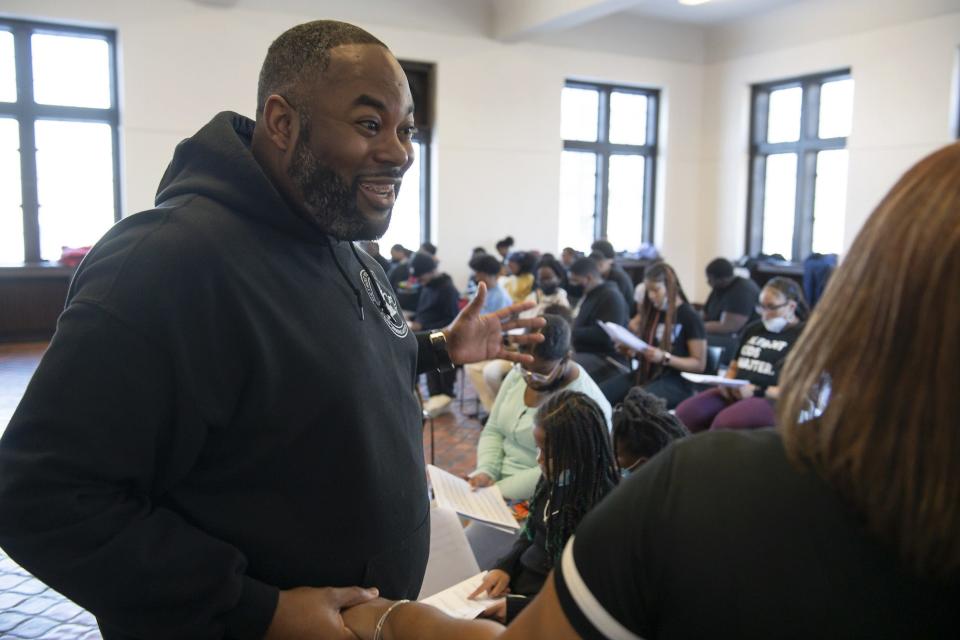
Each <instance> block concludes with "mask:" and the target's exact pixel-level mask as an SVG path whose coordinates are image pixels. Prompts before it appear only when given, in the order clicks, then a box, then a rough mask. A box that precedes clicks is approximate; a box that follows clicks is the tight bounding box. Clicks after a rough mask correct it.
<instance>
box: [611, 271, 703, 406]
mask: <svg viewBox="0 0 960 640" xmlns="http://www.w3.org/2000/svg"><path fill="white" fill-rule="evenodd" d="M643 285H644V288H645V289H646V294H645V295H644V298H643V303H642V304H640V306H639V308H638V309H637V315H635V316H634V317H633V318H632V319H631V320H630V322H629V324H628V325H627V328H629V329H630V330H631V331H632V332H633V333H635V334H636V335H637V336H639V337H640V339H641V340H643V341H644V342H646V343H647V344H648V345H650V346H649V347H648V348H646V349H644V350H643V351H641V352H635V351H632V350H630V349H628V348H626V347H619V350H620V351H621V352H622V353H625V354H627V355H629V356H631V357H637V358H638V359H639V360H640V368H639V370H638V371H637V372H636V379H635V382H636V384H639V385H641V386H642V387H643V388H644V390H646V391H647V392H649V393H652V394H653V395H655V396H658V397H660V398H663V399H664V400H666V402H667V408H668V409H673V408H674V407H676V406H677V405H678V404H679V403H680V402H682V401H683V400H685V399H687V398H689V397H690V396H692V395H693V391H694V389H693V386H692V385H691V384H690V383H689V382H687V381H686V380H685V379H684V378H682V377H681V376H680V373H681V372H683V371H688V372H691V373H700V372H702V371H703V370H704V369H705V368H706V366H707V339H706V338H707V335H706V331H705V330H704V328H703V320H702V319H701V318H700V315H699V314H698V313H697V312H696V311H694V309H693V307H692V306H691V305H690V304H689V302H688V300H687V294H686V293H684V291H683V286H682V285H681V284H680V279H679V278H678V277H677V274H676V272H675V271H674V270H673V267H671V266H670V265H668V264H666V263H664V262H658V263H656V264H654V265H651V266H650V267H648V268H647V270H646V272H645V273H644V274H643ZM625 393H626V389H624V390H623V393H622V394H621V397H622V395H624V394H625ZM619 399H620V398H615V400H619Z"/></svg>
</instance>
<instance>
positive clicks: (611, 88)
mask: <svg viewBox="0 0 960 640" xmlns="http://www.w3.org/2000/svg"><path fill="white" fill-rule="evenodd" d="M565 86H566V87H568V88H571V89H589V90H592V91H596V92H597V93H598V94H599V98H600V99H599V105H598V108H597V140H596V142H584V141H582V140H564V141H563V150H564V151H586V152H590V153H593V154H595V155H596V159H597V170H596V188H595V196H594V208H593V237H594V240H597V239H600V238H606V237H607V214H608V211H607V208H608V205H609V201H610V190H609V183H608V178H609V174H610V156H612V155H640V156H644V158H645V161H644V176H643V211H642V214H641V215H642V216H643V220H642V225H643V229H642V232H641V239H642V241H643V242H646V243H652V242H653V217H654V205H655V202H656V197H655V196H656V193H655V190H656V181H657V153H658V143H659V139H658V135H657V134H658V131H657V126H658V122H659V113H660V91H659V89H644V88H639V87H626V86H620V85H611V84H598V83H595V82H582V81H579V80H568V81H567V82H566V84H565ZM612 93H632V94H637V95H643V96H646V97H647V122H646V130H647V136H646V144H643V145H633V144H614V143H612V142H610V140H609V138H610V94H612Z"/></svg>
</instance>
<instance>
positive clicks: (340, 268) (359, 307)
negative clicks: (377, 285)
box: [326, 238, 363, 322]
mask: <svg viewBox="0 0 960 640" xmlns="http://www.w3.org/2000/svg"><path fill="white" fill-rule="evenodd" d="M326 241H327V249H329V250H330V256H331V257H332V258H333V262H334V264H336V265H337V271H339V272H340V275H341V276H342V277H343V280H344V282H346V283H347V286H348V287H350V289H351V290H352V291H353V295H354V296H355V297H356V298H357V310H358V311H359V312H360V321H361V322H363V300H362V299H361V298H360V289H357V288H356V287H355V286H353V283H352V282H350V276H348V275H347V272H346V271H344V269H343V265H341V264H340V260H338V259H337V252H336V251H334V250H333V243H332V242H330V238H326ZM350 246H351V247H352V246H353V243H350ZM354 254H356V249H354ZM360 264H361V265H363V263H362V262H361V263H360Z"/></svg>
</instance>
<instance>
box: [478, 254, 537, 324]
mask: <svg viewBox="0 0 960 640" xmlns="http://www.w3.org/2000/svg"><path fill="white" fill-rule="evenodd" d="M470 269H471V270H472V271H473V279H474V281H476V282H477V283H480V282H483V283H484V284H486V285H487V299H486V301H485V302H484V303H483V310H482V313H493V312H495V311H499V310H500V309H503V308H504V307H509V306H510V305H511V304H513V301H512V300H511V299H510V295H509V294H508V293H507V292H506V290H505V289H504V288H503V287H501V286H500V285H499V284H498V282H497V278H498V277H499V275H500V261H499V260H497V259H496V258H494V257H493V256H491V255H489V254H487V253H483V254H480V255H475V256H474V257H473V258H471V259H470ZM474 295H475V294H474ZM538 315H539V314H538ZM534 317H536V316H534Z"/></svg>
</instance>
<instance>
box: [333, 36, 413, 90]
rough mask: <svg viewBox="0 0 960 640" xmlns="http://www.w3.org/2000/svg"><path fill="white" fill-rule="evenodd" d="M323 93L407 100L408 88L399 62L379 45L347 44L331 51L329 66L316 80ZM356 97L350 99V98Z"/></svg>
mask: <svg viewBox="0 0 960 640" xmlns="http://www.w3.org/2000/svg"><path fill="white" fill-rule="evenodd" d="M318 84H319V85H320V86H321V87H323V88H324V89H326V90H330V89H333V90H336V89H338V88H339V89H342V90H343V91H345V92H348V93H351V92H353V93H356V94H357V95H358V96H359V95H360V94H363V93H365V94H370V93H371V92H376V93H377V94H380V95H377V96H376V97H378V98H381V99H384V98H400V99H401V100H410V86H409V85H408V83H407V76H406V74H405V73H404V72H403V69H402V68H401V67H400V63H399V62H397V59H396V58H394V57H393V54H391V53H390V51H389V50H387V49H386V48H384V47H382V46H380V45H371V44H363V45H357V44H348V45H340V46H338V47H334V48H332V49H330V63H329V64H328V66H327V68H326V70H324V72H323V73H322V74H321V76H320V77H319V78H318ZM353 97H356V96H351V99H352V98H353Z"/></svg>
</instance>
